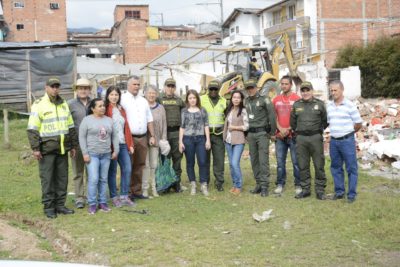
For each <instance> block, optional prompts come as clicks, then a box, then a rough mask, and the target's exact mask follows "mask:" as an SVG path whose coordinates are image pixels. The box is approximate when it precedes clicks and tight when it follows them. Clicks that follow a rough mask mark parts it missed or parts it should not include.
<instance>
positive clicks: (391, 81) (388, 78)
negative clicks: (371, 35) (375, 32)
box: [333, 37, 400, 98]
mask: <svg viewBox="0 0 400 267" xmlns="http://www.w3.org/2000/svg"><path fill="white" fill-rule="evenodd" d="M349 66H359V67H360V71H361V87H362V88H361V95H362V97H365V98H374V97H389V98H399V97H400V38H399V37H396V38H387V37H386V38H382V39H379V40H377V41H376V42H374V43H370V44H368V46H367V47H359V46H354V45H348V46H346V47H344V48H342V49H341V50H340V51H339V53H338V56H337V58H336V62H335V64H334V66H333V67H334V68H347V67H349Z"/></svg>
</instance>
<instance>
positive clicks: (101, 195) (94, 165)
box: [86, 152, 111, 205]
mask: <svg viewBox="0 0 400 267" xmlns="http://www.w3.org/2000/svg"><path fill="white" fill-rule="evenodd" d="M89 156H90V162H89V163H88V164H86V166H87V171H88V204H89V205H96V204H97V202H98V203H99V204H105V203H107V196H106V191H107V176H108V167H109V166H110V161H111V153H104V154H96V153H90V152H89ZM97 195H98V201H96V199H97Z"/></svg>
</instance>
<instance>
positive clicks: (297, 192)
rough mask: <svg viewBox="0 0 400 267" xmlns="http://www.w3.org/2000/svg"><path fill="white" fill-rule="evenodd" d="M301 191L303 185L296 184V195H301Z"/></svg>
mask: <svg viewBox="0 0 400 267" xmlns="http://www.w3.org/2000/svg"><path fill="white" fill-rule="evenodd" d="M301 192H303V189H301V186H296V187H295V194H296V196H297V195H299V194H300V193H301Z"/></svg>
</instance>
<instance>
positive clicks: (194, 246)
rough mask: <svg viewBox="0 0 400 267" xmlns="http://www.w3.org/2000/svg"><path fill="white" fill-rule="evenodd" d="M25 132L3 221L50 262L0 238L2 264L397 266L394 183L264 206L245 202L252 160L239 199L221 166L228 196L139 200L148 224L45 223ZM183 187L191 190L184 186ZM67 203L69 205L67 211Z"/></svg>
mask: <svg viewBox="0 0 400 267" xmlns="http://www.w3.org/2000/svg"><path fill="white" fill-rule="evenodd" d="M26 123H27V121H26V120H13V121H11V123H10V126H11V133H12V134H11V142H12V149H11V150H4V149H3V148H1V151H0V175H1V176H0V177H1V187H0V212H1V213H0V214H1V215H0V219H1V220H3V221H4V222H6V223H7V224H8V225H11V226H13V227H15V228H18V229H19V230H22V231H23V232H31V233H33V234H34V235H35V236H36V237H37V240H38V244H37V247H38V248H39V249H40V250H42V251H45V252H46V253H47V254H48V255H50V257H47V258H46V257H45V258H43V257H41V256H40V255H41V254H38V255H39V256H37V257H35V255H33V256H31V257H29V255H27V256H15V255H16V254H14V253H13V250H12V249H7V248H4V246H2V244H3V243H4V242H3V241H4V240H5V239H7V233H5V234H4V233H2V234H1V235H0V259H1V258H3V259H6V258H7V259H9V258H18V259H25V258H28V259H32V258H33V259H35V260H40V259H47V260H55V261H65V262H81V263H82V262H86V263H93V264H105V265H111V266H399V265H400V194H399V193H400V190H399V188H400V185H399V181H400V180H388V179H384V178H380V177H372V176H369V175H368V174H367V173H361V174H360V177H359V187H358V191H359V196H358V199H357V201H356V202H355V203H353V204H348V203H347V202H346V201H344V200H343V201H318V200H316V199H315V196H314V195H313V197H311V198H308V199H305V200H296V199H294V197H293V196H294V188H293V185H292V180H291V179H290V180H289V183H288V186H287V188H285V191H284V194H283V195H282V196H281V197H275V196H269V197H267V198H260V197H259V196H253V195H250V194H249V193H247V192H248V190H249V189H251V188H252V187H253V186H254V180H253V178H252V174H251V171H250V162H249V160H243V161H242V170H243V173H244V176H245V177H244V191H245V193H243V194H242V195H241V196H239V197H236V196H233V195H231V194H229V193H228V190H229V188H230V186H231V180H230V177H229V171H228V165H226V174H225V178H226V183H225V192H222V193H220V192H216V191H215V190H214V189H211V192H210V193H211V194H210V197H209V198H205V197H203V196H201V195H200V194H198V195H196V196H195V197H192V196H190V195H189V193H188V192H187V191H186V192H184V193H182V194H168V195H164V196H162V197H160V198H157V199H152V200H146V201H140V202H139V203H138V206H137V207H136V208H134V209H132V210H143V209H145V210H147V211H148V214H145V215H142V214H139V213H133V212H131V211H132V210H129V209H128V208H121V209H113V210H112V212H111V213H108V214H104V213H97V214H96V215H94V216H90V215H88V214H87V211H86V209H85V210H76V214H74V215H72V216H59V218H57V219H55V220H47V219H46V218H45V217H44V215H43V211H42V205H41V204H40V180H39V178H38V167H37V163H36V162H35V161H30V160H24V159H23V157H24V154H25V153H26V152H29V151H30V149H29V146H28V142H27V137H26V133H25V128H26ZM1 131H2V130H1ZM1 138H3V137H2V132H1ZM271 158H272V163H271V164H272V165H274V160H273V158H274V157H271ZM328 166H329V162H327V168H326V170H327V172H326V173H327V176H328V187H327V193H331V192H332V184H333V182H332V177H331V175H330V173H329V168H328ZM271 171H272V176H271V177H272V179H273V181H274V180H275V177H276V170H275V168H274V167H271ZM183 181H184V182H185V183H186V184H187V178H186V177H183ZM70 184H72V183H71V182H70ZM271 187H273V183H271ZM69 191H72V188H70V190H69ZM72 203H73V199H72V198H71V197H69V198H68V202H67V206H69V207H72ZM268 209H273V214H274V215H275V217H273V218H272V219H271V220H269V221H266V222H263V223H257V222H255V221H254V220H253V219H252V213H253V212H257V213H261V212H262V211H265V210H268ZM26 254H29V252H28V251H27V252H26Z"/></svg>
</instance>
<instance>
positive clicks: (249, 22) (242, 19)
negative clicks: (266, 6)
mask: <svg viewBox="0 0 400 267" xmlns="http://www.w3.org/2000/svg"><path fill="white" fill-rule="evenodd" d="M259 25H260V22H259V17H258V16H257V15H254V14H242V13H241V14H239V15H238V16H237V17H236V19H235V20H234V21H233V22H232V23H231V24H230V25H229V37H227V38H225V39H224V40H223V45H233V44H235V43H239V42H241V43H243V44H248V45H253V36H260V31H259V29H260V26H259ZM236 26H239V33H236ZM231 28H234V29H235V31H234V32H233V33H231ZM230 37H233V40H231V38H230Z"/></svg>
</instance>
